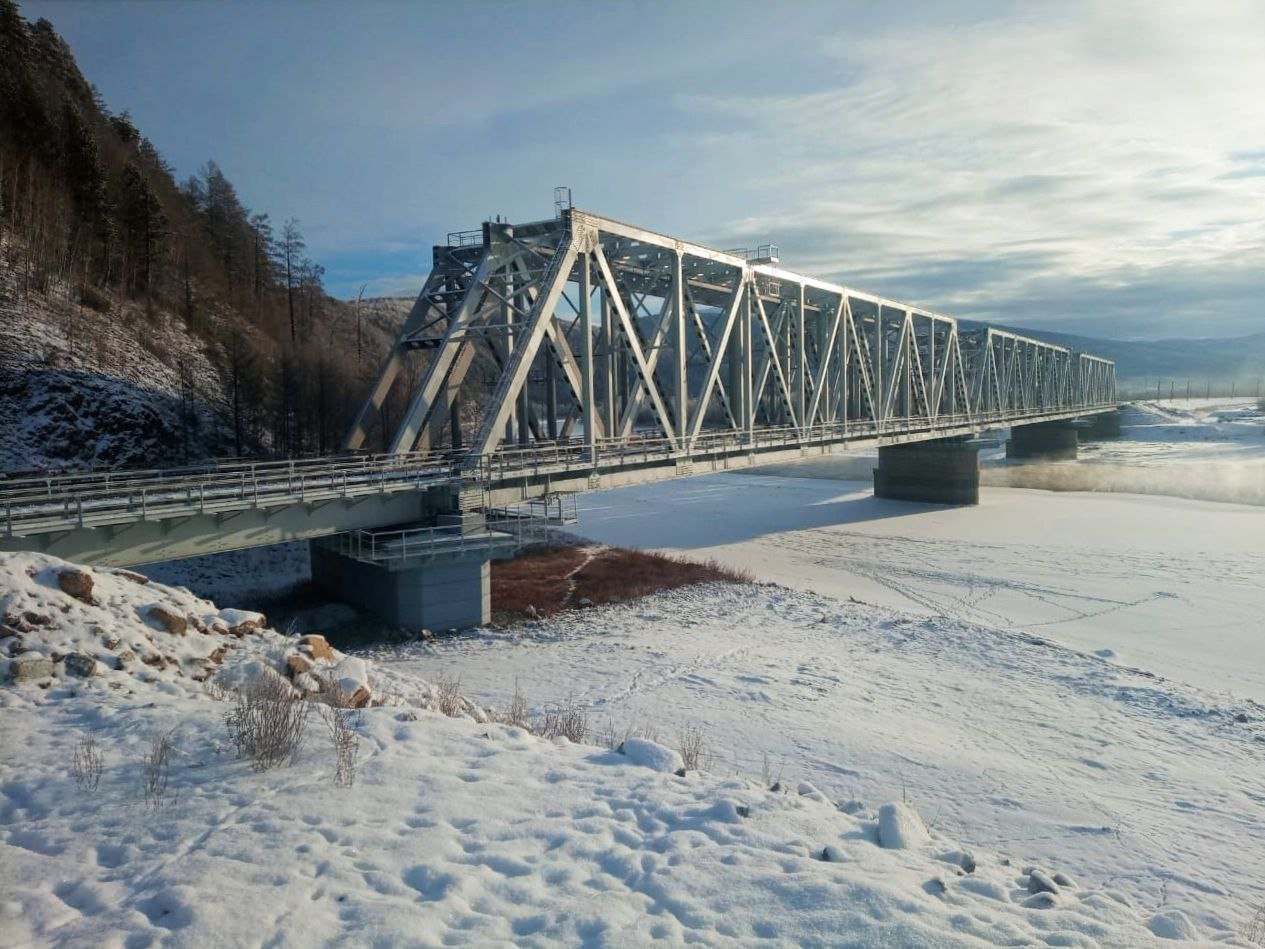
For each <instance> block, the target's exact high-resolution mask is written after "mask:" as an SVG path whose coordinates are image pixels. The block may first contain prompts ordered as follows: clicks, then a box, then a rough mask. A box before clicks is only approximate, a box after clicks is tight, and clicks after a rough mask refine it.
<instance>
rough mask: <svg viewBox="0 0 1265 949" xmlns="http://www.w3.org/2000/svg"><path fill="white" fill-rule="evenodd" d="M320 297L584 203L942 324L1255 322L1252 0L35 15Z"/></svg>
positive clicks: (412, 282)
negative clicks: (257, 226)
mask: <svg viewBox="0 0 1265 949" xmlns="http://www.w3.org/2000/svg"><path fill="white" fill-rule="evenodd" d="M22 11H23V14H24V15H25V16H26V17H27V18H28V19H34V18H36V17H40V16H44V17H47V18H48V19H49V20H51V21H52V23H53V25H54V26H55V27H56V28H57V30H58V31H59V32H60V33H62V35H63V36H65V37H66V39H67V40H68V41H69V43H70V45H71V47H72V49H73V50H74V52H75V55H76V56H77V57H78V59H79V62H80V65H81V67H82V69H83V71H84V73H85V75H86V76H87V77H88V79H89V80H90V81H92V82H94V83H96V85H97V86H98V87H99V88H100V89H101V91H102V93H103V94H104V96H105V99H106V102H107V103H108V104H109V105H110V107H111V108H112V109H114V110H116V111H121V110H123V109H125V108H126V109H129V110H130V111H131V113H132V115H133V116H134V117H135V119H136V121H137V123H138V125H139V126H140V127H141V128H142V129H143V130H144V131H145V133H146V134H147V135H149V137H150V138H151V139H152V140H153V141H154V143H155V144H156V145H157V146H158V147H159V149H160V150H161V151H162V152H163V153H164V154H165V155H166V156H167V157H168V159H169V160H170V161H171V162H172V163H173V164H174V165H175V166H176V169H177V171H178V172H179V173H180V174H181V175H185V174H188V173H191V172H193V171H195V170H196V169H197V168H198V167H199V166H200V165H201V164H202V163H203V162H204V161H205V160H206V159H207V158H214V159H215V160H216V161H217V162H218V163H219V164H220V166H221V167H222V168H223V169H224V170H225V172H226V173H227V174H228V176H229V177H230V178H231V179H232V180H233V182H234V183H235V184H236V185H237V187H238V190H239V192H240V193H241V195H242V198H243V200H244V201H245V202H246V203H247V204H248V205H250V206H251V207H252V208H254V209H258V210H264V211H268V212H269V213H270V214H271V215H272V217H273V219H274V220H278V221H279V220H282V219H284V218H286V217H288V216H290V215H293V216H296V217H298V218H299V219H300V221H301V222H302V224H303V228H304V231H305V233H306V235H307V239H308V247H309V251H310V252H311V253H312V255H313V256H314V257H315V258H316V259H317V260H319V261H320V262H322V263H324V264H325V265H326V267H327V271H328V274H327V280H328V285H329V288H330V290H331V292H333V293H335V294H337V295H340V296H354V295H355V294H356V292H357V290H358V289H359V288H360V286H361V285H362V284H368V290H367V293H368V294H370V295H374V294H385V293H401V294H407V293H411V292H415V291H416V289H417V288H418V286H419V285H420V283H421V281H422V279H423V278H424V276H425V274H424V269H425V267H426V266H427V262H428V261H429V257H430V245H431V244H432V243H434V242H435V241H437V240H442V239H443V236H444V234H446V233H447V232H448V231H450V230H459V229H464V228H471V227H476V226H478V224H479V222H480V221H481V220H483V219H485V218H487V217H489V216H491V215H493V214H504V215H508V216H509V218H510V219H512V220H525V219H536V218H540V217H544V216H548V215H549V214H551V213H552V188H553V186H554V185H559V184H565V185H569V186H571V188H572V189H573V191H574V195H575V203H576V204H577V205H578V206H581V207H585V208H589V209H591V210H594V211H597V212H599V213H603V214H607V215H610V216H612V217H617V218H621V219H625V220H630V221H633V222H636V223H639V224H643V225H645V226H647V227H651V228H654V229H656V230H660V231H667V232H669V233H673V234H676V235H679V236H681V237H685V238H689V239H693V240H699V241H703V242H705V243H709V244H714V245H716V246H721V247H729V246H738V245H745V244H754V243H758V242H762V241H767V240H772V241H775V242H777V243H778V244H780V246H781V250H782V260H783V262H784V264H785V265H786V266H789V267H793V268H795V269H799V270H803V271H806V272H809V273H814V274H818V275H821V276H825V277H829V278H832V279H836V280H839V281H842V282H845V283H848V284H849V285H852V286H855V287H858V288H860V289H864V290H870V291H874V292H879V293H884V294H886V295H888V296H892V297H895V298H897V299H903V300H910V301H914V302H918V303H920V304H922V305H925V306H928V307H931V308H934V309H936V310H939V311H941V312H945V313H949V314H952V315H956V316H962V317H969V318H976V319H988V320H994V321H1002V322H1008V323H1011V324H1015V325H1025V326H1033V327H1042V328H1046V329H1058V330H1065V331H1068V332H1080V333H1088V334H1091V335H1100V336H1113V337H1119V338H1130V337H1137V336H1144V335H1159V336H1170V337H1182V336H1230V335H1237V334H1241V333H1249V332H1260V331H1265V104H1263V103H1265V94H1263V93H1262V90H1265V3H1260V2H1257V0H1243V2H1237V0H1205V2H1202V3H1198V4H1194V3H1188V2H1181V3H1170V2H1163V0H1155V2H1135V0H1103V2H1101V3H1075V2H1059V3H985V2H964V3H937V2H925V3H919V2H909V3H885V2H878V0H875V2H858V3H843V2H837V0H836V2H821V3H813V2H806V0H800V2H796V3H769V2H767V0H766V2H762V3H751V4H747V3H743V2H737V0H726V2H714V3H713V2H678V3H649V2H646V3H625V2H593V0H588V2H579V3H570V2H520V3H510V2H473V3H442V4H441V3H403V2H400V3H385V2H380V3H375V2H360V3H309V4H298V3H283V2H269V3H242V2H231V0H225V2H211V0H199V2H184V0H166V2H162V3H158V2H137V3H132V2H101V0H88V2H78V0H56V2H37V0H27V2H25V3H23V4H22Z"/></svg>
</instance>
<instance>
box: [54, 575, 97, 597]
mask: <svg viewBox="0 0 1265 949" xmlns="http://www.w3.org/2000/svg"><path fill="white" fill-rule="evenodd" d="M57 586H58V587H60V588H61V591H62V592H63V593H68V594H70V595H71V596H73V597H74V598H75V599H76V600H82V601H83V602H84V603H88V604H92V603H95V602H96V601H94V600H93V599H92V574H91V573H89V572H88V571H87V570H85V569H83V568H82V567H63V568H62V569H61V570H58V571H57Z"/></svg>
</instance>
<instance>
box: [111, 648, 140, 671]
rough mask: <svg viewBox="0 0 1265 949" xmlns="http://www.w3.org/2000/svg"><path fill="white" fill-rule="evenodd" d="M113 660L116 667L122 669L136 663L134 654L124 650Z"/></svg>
mask: <svg viewBox="0 0 1265 949" xmlns="http://www.w3.org/2000/svg"><path fill="white" fill-rule="evenodd" d="M114 658H115V659H116V660H117V661H118V664H119V665H118V667H119V668H120V669H122V668H123V667H124V666H127V665H130V664H131V663H133V662H135V661H136V653H134V652H132V650H130V649H124V650H123V651H122V652H121V653H119V654H118V655H117V656H115V657H114Z"/></svg>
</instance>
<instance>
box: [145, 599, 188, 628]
mask: <svg viewBox="0 0 1265 949" xmlns="http://www.w3.org/2000/svg"><path fill="white" fill-rule="evenodd" d="M148 613H149V618H150V619H152V620H153V621H154V622H156V623H158V624H160V625H161V626H162V627H163V628H164V629H165V630H167V632H169V633H171V634H173V635H175V636H183V635H185V633H186V632H187V631H188V629H189V621H188V620H187V619H185V618H184V617H183V616H181V615H180V614H179V613H177V612H176V611H175V610H173V609H171V608H170V607H166V606H163V605H162V604H161V603H154V604H152V605H151V606H150V607H149V610H148Z"/></svg>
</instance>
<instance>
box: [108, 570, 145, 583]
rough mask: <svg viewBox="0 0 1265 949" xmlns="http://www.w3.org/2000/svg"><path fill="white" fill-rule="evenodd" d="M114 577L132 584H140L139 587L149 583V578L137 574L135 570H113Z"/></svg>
mask: <svg viewBox="0 0 1265 949" xmlns="http://www.w3.org/2000/svg"><path fill="white" fill-rule="evenodd" d="M114 575H115V576H116V577H122V578H123V579H124V580H131V581H132V582H133V583H137V584H140V585H141V586H144V585H145V584H147V583H149V577H147V576H145V574H143V573H137V572H136V571H135V570H115V571H114Z"/></svg>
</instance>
